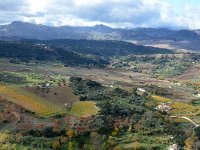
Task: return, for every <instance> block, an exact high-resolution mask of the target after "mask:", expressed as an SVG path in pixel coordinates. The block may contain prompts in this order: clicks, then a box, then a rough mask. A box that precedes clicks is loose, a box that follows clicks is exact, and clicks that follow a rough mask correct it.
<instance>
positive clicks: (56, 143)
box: [52, 141, 61, 149]
mask: <svg viewBox="0 0 200 150" xmlns="http://www.w3.org/2000/svg"><path fill="white" fill-rule="evenodd" d="M52 147H53V149H59V148H60V147H61V145H60V142H59V141H53V144H52Z"/></svg>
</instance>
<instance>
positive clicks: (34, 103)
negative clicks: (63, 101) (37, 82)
mask: <svg viewBox="0 0 200 150" xmlns="http://www.w3.org/2000/svg"><path fill="white" fill-rule="evenodd" d="M0 95H1V96H3V97H5V98H6V99H8V100H10V101H12V102H14V103H16V104H18V105H21V106H22V107H24V108H26V109H28V110H30V111H33V112H35V113H36V114H38V115H40V116H48V115H52V114H57V113H64V112H65V110H64V108H63V107H61V106H58V105H55V104H54V103H51V102H49V101H47V100H45V99H43V98H41V97H37V96H35V95H34V94H31V93H29V92H27V91H24V90H22V89H20V88H18V87H16V86H5V85H0Z"/></svg>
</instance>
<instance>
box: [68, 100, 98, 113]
mask: <svg viewBox="0 0 200 150" xmlns="http://www.w3.org/2000/svg"><path fill="white" fill-rule="evenodd" d="M98 110H99V109H98V108H97V106H96V104H95V103H94V102H90V101H82V102H78V103H76V104H74V106H72V108H71V110H70V113H71V114H73V115H76V116H80V117H88V116H92V115H95V114H97V113H98Z"/></svg>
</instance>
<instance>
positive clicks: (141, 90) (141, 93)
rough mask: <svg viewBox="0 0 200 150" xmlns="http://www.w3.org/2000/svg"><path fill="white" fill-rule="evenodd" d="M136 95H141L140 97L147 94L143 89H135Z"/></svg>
mask: <svg viewBox="0 0 200 150" xmlns="http://www.w3.org/2000/svg"><path fill="white" fill-rule="evenodd" d="M136 93H137V94H138V95H141V96H147V95H148V92H147V91H146V90H145V89H143V88H137V91H136Z"/></svg>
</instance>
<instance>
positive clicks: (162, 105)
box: [156, 103, 171, 112]
mask: <svg viewBox="0 0 200 150" xmlns="http://www.w3.org/2000/svg"><path fill="white" fill-rule="evenodd" d="M156 109H157V110H159V111H161V112H169V111H170V110H171V106H170V105H169V104H167V103H160V104H159V105H158V106H157V107H156Z"/></svg>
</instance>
